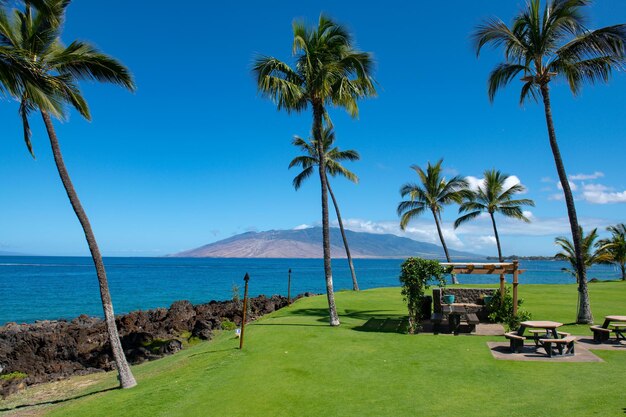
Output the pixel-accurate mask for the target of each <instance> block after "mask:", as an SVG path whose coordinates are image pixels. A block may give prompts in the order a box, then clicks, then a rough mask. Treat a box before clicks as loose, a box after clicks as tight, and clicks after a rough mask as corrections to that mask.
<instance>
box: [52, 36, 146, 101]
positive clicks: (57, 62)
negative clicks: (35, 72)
mask: <svg viewBox="0 0 626 417" xmlns="http://www.w3.org/2000/svg"><path fill="white" fill-rule="evenodd" d="M47 64H48V65H49V66H50V67H51V68H52V69H54V70H56V71H58V72H59V73H60V74H70V75H72V77H74V78H76V79H79V80H95V81H100V82H108V83H111V84H116V85H119V86H122V87H125V88H127V89H128V90H130V91H134V90H135V88H136V87H135V82H134V81H133V77H132V75H131V74H130V71H129V70H128V68H126V67H125V66H124V65H123V64H122V63H120V62H119V61H118V60H116V59H114V58H112V57H110V56H108V55H105V54H103V53H101V52H100V51H98V50H97V49H96V48H95V47H93V46H92V45H89V44H87V43H84V42H80V41H74V42H72V43H71V44H70V45H69V46H68V47H67V48H58V49H56V50H55V51H54V53H52V54H51V56H50V57H49V59H48V60H47Z"/></svg>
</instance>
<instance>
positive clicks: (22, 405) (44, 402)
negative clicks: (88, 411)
mask: <svg viewBox="0 0 626 417" xmlns="http://www.w3.org/2000/svg"><path fill="white" fill-rule="evenodd" d="M118 389H120V387H119V386H116V387H111V388H103V389H101V390H97V391H92V392H87V393H85V394H80V395H75V396H73V397H69V398H59V399H57V400H50V401H42V402H38V403H32V404H19V405H16V406H15V407H6V408H0V413H1V412H5V411H11V410H18V409H21V408H28V407H37V406H41V405H54V404H62V403H65V402H68V401H74V400H78V399H80V398H85V397H89V396H91V395H95V394H100V393H103V392H109V391H115V390H118Z"/></svg>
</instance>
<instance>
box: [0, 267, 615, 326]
mask: <svg viewBox="0 0 626 417" xmlns="http://www.w3.org/2000/svg"><path fill="white" fill-rule="evenodd" d="M104 262H105V264H106V267H107V274H108V278H109V287H110V289H111V296H112V298H113V305H114V307H115V312H116V314H121V313H126V312H129V311H133V310H145V309H150V308H156V307H167V306H169V305H170V304H171V303H172V302H174V301H176V300H189V301H191V302H192V303H205V302H208V301H210V300H226V299H230V298H232V295H233V285H239V286H240V287H241V293H242V294H243V276H244V275H245V273H246V272H248V273H249V274H250V294H251V296H256V295H259V294H265V295H268V296H269V295H272V294H282V295H287V271H288V270H289V269H290V268H291V269H292V286H291V293H292V295H293V294H298V293H302V292H305V291H311V292H317V293H322V292H324V291H325V286H324V272H323V263H322V260H320V259H195V258H194V259H190V258H105V260H104ZM401 262H402V260H400V259H356V260H355V261H354V263H355V268H356V271H357V277H358V280H359V286H360V287H361V288H362V289H367V288H375V287H389V286H397V285H398V274H399V270H400V264H401ZM563 266H566V265H565V263H563V262H555V261H522V262H521V267H522V268H523V269H526V270H527V272H526V273H524V274H522V275H521V276H520V282H521V283H522V284H524V283H528V284H547V283H550V284H557V283H559V284H560V283H573V282H574V281H573V279H572V278H571V277H570V276H569V275H567V274H565V273H563V272H561V268H562V267H563ZM617 276H618V272H617V270H616V269H615V268H614V267H612V266H608V265H602V266H594V267H593V268H592V269H591V270H590V271H589V274H588V277H589V278H593V277H596V278H598V279H614V278H616V277H617ZM459 278H460V280H461V282H462V283H468V284H470V283H488V282H491V283H495V282H497V277H494V276H481V275H465V276H460V277H459ZM333 279H334V284H335V289H337V290H341V289H350V288H352V281H351V278H350V271H349V269H348V265H347V262H346V260H345V259H337V260H334V261H333ZM80 314H88V315H90V316H101V315H102V307H101V304H100V298H99V292H98V284H97V280H96V274H95V270H94V267H93V264H92V263H91V258H87V257H26V256H24V257H11V256H3V257H0V324H3V323H5V322H9V321H16V322H19V323H22V322H33V321H35V320H44V319H59V318H73V317H76V316H78V315H80Z"/></svg>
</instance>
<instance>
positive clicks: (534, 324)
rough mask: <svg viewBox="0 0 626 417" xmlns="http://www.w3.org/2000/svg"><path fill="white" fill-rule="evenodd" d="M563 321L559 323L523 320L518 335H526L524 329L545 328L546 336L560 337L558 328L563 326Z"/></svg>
mask: <svg viewBox="0 0 626 417" xmlns="http://www.w3.org/2000/svg"><path fill="white" fill-rule="evenodd" d="M562 325H563V323H559V322H556V321H547V320H543V321H534V320H530V321H523V322H521V323H520V327H519V329H518V330H517V334H518V336H524V331H525V330H526V329H539V330H545V332H546V333H545V335H546V337H549V336H552V338H553V339H559V332H558V331H557V330H556V329H558V328H559V327H561V326H562Z"/></svg>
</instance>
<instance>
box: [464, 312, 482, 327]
mask: <svg viewBox="0 0 626 417" xmlns="http://www.w3.org/2000/svg"><path fill="white" fill-rule="evenodd" d="M465 320H466V321H467V323H468V324H472V325H476V324H478V323H480V320H478V316H477V315H476V314H474V313H467V314H466V315H465Z"/></svg>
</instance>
